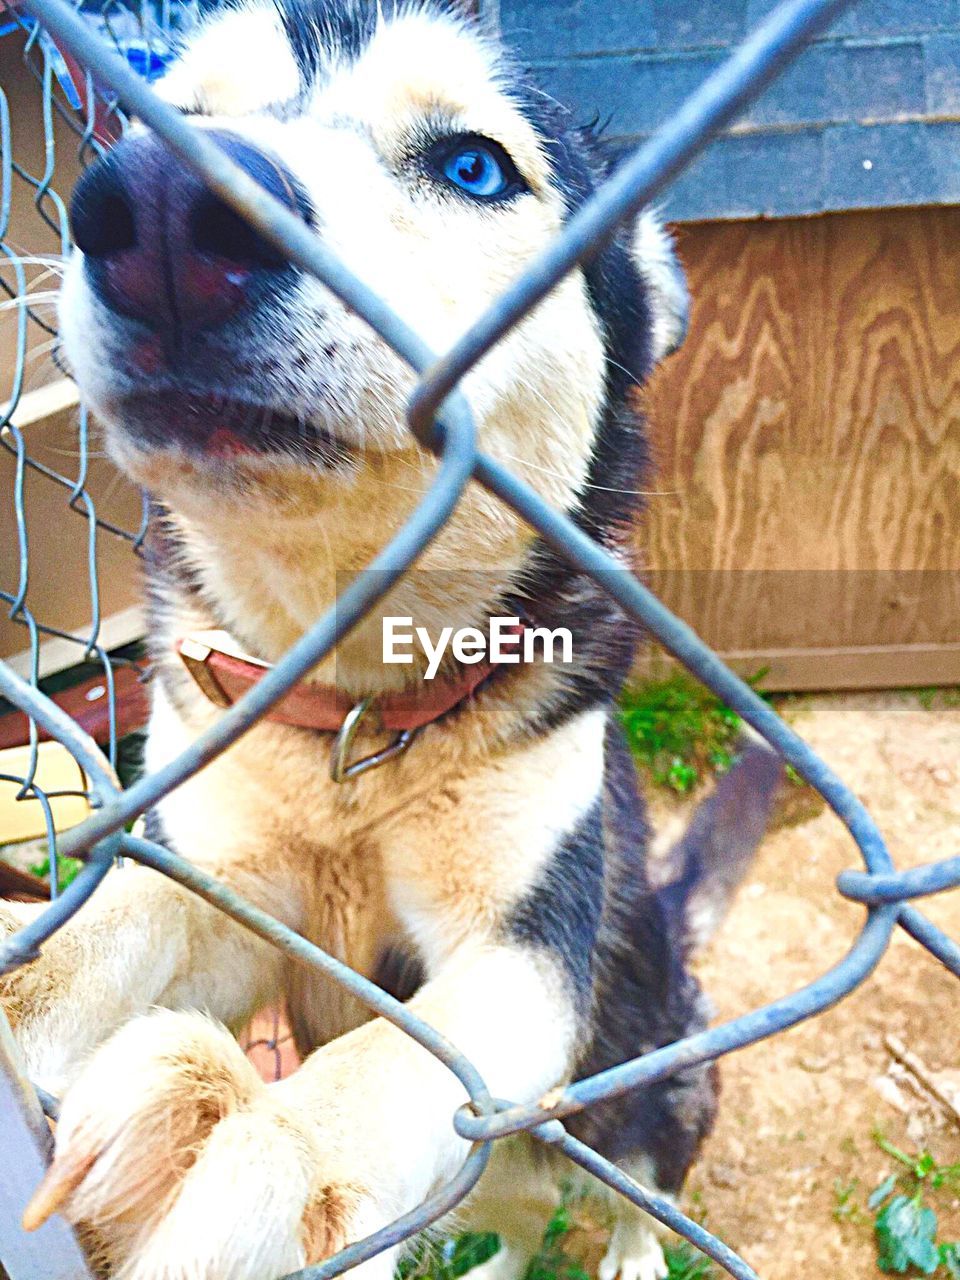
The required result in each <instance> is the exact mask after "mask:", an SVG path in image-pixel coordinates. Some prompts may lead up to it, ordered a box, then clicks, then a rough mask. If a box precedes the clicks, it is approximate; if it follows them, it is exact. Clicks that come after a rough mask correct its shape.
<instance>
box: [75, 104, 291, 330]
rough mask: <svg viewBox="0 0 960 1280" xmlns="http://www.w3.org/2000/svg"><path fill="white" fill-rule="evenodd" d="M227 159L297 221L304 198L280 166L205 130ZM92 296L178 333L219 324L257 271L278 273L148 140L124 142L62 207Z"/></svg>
mask: <svg viewBox="0 0 960 1280" xmlns="http://www.w3.org/2000/svg"><path fill="white" fill-rule="evenodd" d="M207 137H209V138H212V139H213V140H214V141H215V142H216V143H217V144H218V145H219V146H220V147H222V148H223V150H224V151H226V152H227V154H228V155H229V156H230V158H231V159H232V160H233V161H234V162H235V163H236V164H238V165H240V166H241V167H242V168H243V169H244V170H246V172H247V173H248V174H249V175H250V176H251V177H252V178H254V179H255V180H256V182H258V183H259V184H260V186H262V187H264V188H265V189H266V190H267V191H269V192H270V194H271V195H273V196H275V197H276V198H277V199H278V200H280V201H281V202H282V203H283V204H285V205H286V206H287V208H288V209H290V210H292V211H293V212H295V213H297V214H299V215H300V216H301V217H302V218H303V219H304V220H305V221H307V222H309V221H310V220H311V210H310V205H309V202H308V200H307V198H306V196H305V195H304V193H303V192H302V190H301V189H300V187H299V186H298V184H297V183H296V181H295V180H294V178H293V177H292V176H291V175H290V174H289V173H288V172H287V170H286V169H285V168H284V167H283V165H282V164H281V163H280V161H279V160H277V159H275V158H274V157H273V156H270V155H267V154H266V153H265V152H263V151H258V150H257V149H256V148H255V147H253V146H251V145H250V143H248V142H245V141H243V140H242V139H240V138H237V137H235V136H234V135H232V134H228V133H220V132H218V131H213V130H211V131H209V132H208V133H207ZM70 220H71V226H72V229H73V237H74V240H75V242H76V244H77V246H78V248H79V249H80V250H81V251H82V252H83V254H84V255H85V265H86V270H87V274H88V277H89V279H90V282H91V284H92V286H93V289H94V291H95V292H96V294H97V296H98V297H99V298H100V299H101V300H102V301H103V302H105V303H106V304H107V306H109V307H111V308H112V309H113V310H115V311H118V312H120V313H121V314H123V315H125V316H129V317H131V318H132V319H134V320H139V321H141V322H142V323H143V324H145V325H147V326H148V327H149V328H151V329H152V330H155V331H157V332H159V333H164V334H168V335H170V336H173V337H175V338H176V337H180V336H182V335H184V334H186V333H191V332H196V331H198V330H200V329H206V328H210V327H211V326H214V325H217V324H221V323H222V322H223V321H225V320H226V319H227V318H228V317H229V316H231V315H232V314H233V313H234V312H236V311H237V310H238V309H239V308H240V307H242V306H243V305H244V303H245V302H246V301H247V300H248V298H249V295H250V290H251V286H252V285H253V284H254V283H255V282H256V281H257V280H259V279H261V278H262V276H263V273H265V272H277V271H280V270H284V269H285V268H286V265H287V264H286V261H285V259H284V258H283V256H282V254H280V253H279V252H278V251H277V250H276V249H275V248H274V247H273V245H271V244H270V243H269V242H268V241H266V240H264V239H263V238H262V237H261V236H260V235H258V234H257V232H256V231H254V230H253V228H252V227H251V226H250V225H249V224H248V223H247V222H246V221H244V219H243V218H241V217H240V215H239V214H237V213H235V212H234V211H233V209H231V208H230V207H229V205H226V204H224V203H223V202H222V201H221V200H218V199H217V198H216V196H214V195H212V194H211V193H210V192H209V191H208V190H207V188H206V187H205V186H204V185H203V183H202V182H201V181H200V179H199V178H197V177H196V176H195V175H194V174H193V172H192V171H191V170H189V169H188V168H187V167H186V166H185V165H184V164H183V163H182V162H181V161H180V160H178V159H177V158H176V157H175V156H174V155H173V153H172V152H170V151H168V150H167V148H166V147H165V146H164V145H163V144H162V143H161V142H160V141H159V140H158V139H156V138H154V137H153V136H152V135H149V134H143V135H140V136H138V137H133V138H127V139H125V140H124V141H122V142H120V143H119V144H118V145H117V146H116V147H115V148H114V149H113V150H112V151H110V152H108V153H107V155H106V156H105V157H104V158H103V159H102V160H100V161H98V162H97V163H96V164H95V165H92V166H91V167H90V168H89V169H88V170H87V172H86V173H85V174H84V175H83V177H82V178H81V179H80V181H79V183H78V184H77V187H76V190H75V191H74V195H73V203H72V205H71V210H70Z"/></svg>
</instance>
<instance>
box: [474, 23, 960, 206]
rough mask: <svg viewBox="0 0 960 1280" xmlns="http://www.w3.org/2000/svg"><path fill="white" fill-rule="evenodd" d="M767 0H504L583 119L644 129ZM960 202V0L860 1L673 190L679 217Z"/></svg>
mask: <svg viewBox="0 0 960 1280" xmlns="http://www.w3.org/2000/svg"><path fill="white" fill-rule="evenodd" d="M773 3H774V0H500V4H499V9H500V22H501V27H502V30H503V34H504V37H505V39H506V41H507V42H508V44H510V45H511V46H512V48H513V49H514V50H515V52H516V53H517V55H518V56H519V58H520V60H521V62H522V63H523V64H524V65H525V66H528V67H529V68H530V69H531V71H532V73H533V76H534V78H535V79H536V80H537V82H538V83H539V84H541V85H542V86H543V88H544V89H546V90H547V91H548V92H549V93H551V94H552V95H553V96H554V97H556V98H558V99H559V100H560V101H561V102H563V103H564V104H565V105H567V106H569V107H570V108H571V109H572V110H573V112H574V114H575V116H576V117H577V118H578V119H579V120H583V121H586V120H589V119H591V118H592V117H594V116H596V115H599V116H600V117H601V118H602V119H606V118H607V117H610V125H609V128H608V134H609V136H611V137H614V138H622V139H631V140H640V139H642V138H644V137H646V136H648V135H649V134H650V133H651V132H652V131H653V130H654V129H656V127H657V126H658V125H659V124H660V123H661V122H662V121H663V120H665V119H666V118H667V117H668V116H669V115H670V113H671V112H672V111H673V110H674V109H675V108H676V106H677V105H678V104H679V103H680V102H681V101H682V100H683V99H684V97H685V96H686V95H687V94H688V93H689V92H690V91H691V90H692V89H693V88H694V87H695V86H696V85H697V84H699V83H700V81H701V80H702V79H703V78H704V77H705V76H706V75H707V74H708V73H709V72H710V71H711V70H712V69H713V68H714V67H715V66H717V64H718V63H719V62H720V61H721V60H722V59H723V57H724V56H725V54H726V53H727V52H728V51H729V49H730V48H731V47H732V46H733V45H735V44H736V43H737V42H738V41H739V40H740V39H741V38H742V37H743V35H744V34H745V33H746V32H747V31H748V30H749V29H750V27H751V26H752V25H753V24H755V23H756V22H757V21H758V19H760V18H761V17H762V16H763V15H764V14H765V13H767V12H768V11H769V10H770V9H771V8H772V7H773ZM958 202H960V0H862V2H861V3H860V4H855V5H854V6H853V7H852V9H850V10H849V11H848V12H847V13H846V14H845V15H844V16H843V17H842V18H841V19H840V20H839V22H838V23H837V24H836V25H835V27H834V28H833V29H832V30H831V31H830V32H829V33H828V34H827V35H826V36H825V37H823V38H821V39H820V40H818V41H816V42H815V43H814V44H813V45H812V46H811V47H810V48H809V49H807V50H806V52H805V53H804V54H803V55H802V57H801V59H800V60H799V61H798V63H797V64H796V65H795V66H794V67H793V68H792V69H791V70H790V71H788V72H787V73H786V75H785V76H783V77H782V78H781V79H780V80H779V81H778V82H777V83H776V84H775V85H774V86H773V87H772V88H770V89H769V90H768V91H767V93H766V94H765V95H764V97H763V98H762V99H761V100H760V101H759V102H758V103H757V104H756V105H755V106H754V107H753V108H752V109H751V110H750V112H749V113H748V114H747V115H746V116H745V117H743V118H742V119H741V120H740V121H739V122H738V124H737V125H736V126H735V128H734V129H732V130H731V131H730V132H729V133H728V134H727V135H724V136H723V137H722V138H720V139H718V140H717V141H716V142H715V143H714V144H713V146H712V147H711V148H710V150H709V152H708V153H707V154H706V155H705V156H704V157H702V158H701V159H700V160H699V161H698V162H697V164H696V166H695V167H694V168H693V169H691V170H690V171H689V172H688V173H687V174H685V175H684V176H683V177H681V178H680V179H679V180H678V182H677V183H675V184H674V186H673V187H672V188H671V191H670V194H669V195H668V196H667V197H666V198H665V200H664V207H665V209H666V211H667V213H668V214H669V216H671V217H672V218H674V219H676V220H678V221H683V220H697V219H713V218H742V217H751V216H756V215H766V216H771V217H777V216H787V215H793V214H809V213H819V212H823V211H825V210H832V209H858V208H876V207H880V206H884V205H920V204H954V203H958Z"/></svg>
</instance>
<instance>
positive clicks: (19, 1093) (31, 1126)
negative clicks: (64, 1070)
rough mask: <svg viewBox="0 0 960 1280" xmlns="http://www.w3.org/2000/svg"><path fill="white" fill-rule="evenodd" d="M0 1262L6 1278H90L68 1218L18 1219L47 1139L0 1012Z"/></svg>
mask: <svg viewBox="0 0 960 1280" xmlns="http://www.w3.org/2000/svg"><path fill="white" fill-rule="evenodd" d="M0 1135H2V1136H0V1161H2V1163H0V1263H2V1266H3V1268H4V1269H5V1270H6V1272H7V1275H8V1277H9V1280H90V1271H89V1269H88V1267H87V1264H86V1261H85V1259H84V1256H83V1253H82V1251H81V1249H80V1246H79V1245H78V1244H77V1241H76V1238H75V1237H74V1234H73V1231H72V1229H71V1228H70V1226H69V1224H68V1223H67V1222H66V1221H65V1220H64V1219H63V1218H61V1217H59V1216H54V1217H52V1218H51V1219H50V1220H49V1221H48V1222H46V1223H45V1224H44V1225H43V1226H42V1227H41V1228H40V1229H39V1231H34V1232H32V1233H30V1234H28V1233H27V1232H25V1231H23V1229H22V1228H21V1226H20V1219H21V1217H22V1215H23V1211H24V1209H25V1208H26V1206H27V1203H28V1201H29V1199H30V1197H31V1195H32V1194H33V1192H34V1190H35V1189H36V1187H37V1184H38V1183H39V1181H40V1179H41V1178H42V1176H43V1173H44V1171H45V1169H46V1167H47V1164H48V1163H49V1160H50V1154H51V1149H52V1141H51V1137H50V1130H49V1127H48V1125H47V1122H46V1119H45V1118H44V1116H43V1113H42V1111H41V1110H40V1104H39V1103H38V1102H37V1097H36V1094H35V1093H34V1091H33V1089H32V1088H31V1087H30V1084H29V1082H28V1081H27V1078H26V1075H25V1074H24V1071H23V1067H22V1064H21V1062H20V1058H19V1054H18V1052H17V1049H16V1046H15V1044H14V1042H13V1037H12V1035H11V1034H10V1028H9V1026H8V1024H7V1021H6V1019H5V1018H4V1016H3V1014H2V1013H0Z"/></svg>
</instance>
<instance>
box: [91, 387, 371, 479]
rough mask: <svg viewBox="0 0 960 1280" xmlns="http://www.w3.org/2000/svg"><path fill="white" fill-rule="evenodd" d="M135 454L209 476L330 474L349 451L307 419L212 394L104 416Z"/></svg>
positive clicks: (154, 396) (181, 396) (184, 395)
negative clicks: (261, 470) (175, 460)
mask: <svg viewBox="0 0 960 1280" xmlns="http://www.w3.org/2000/svg"><path fill="white" fill-rule="evenodd" d="M103 416H104V417H105V418H106V419H107V421H108V422H109V423H110V424H111V425H112V428H113V434H114V436H115V437H116V436H122V437H125V438H126V440H127V442H128V443H129V445H130V446H131V448H132V450H133V451H135V452H136V453H138V454H141V455H143V454H146V455H149V454H160V453H162V454H167V455H173V456H178V457H180V458H182V459H184V460H185V461H188V462H189V463H191V464H192V465H193V466H195V467H198V468H206V467H209V468H210V469H212V470H218V469H224V468H225V467H226V468H229V467H231V466H234V467H237V466H239V467H240V468H244V467H247V468H249V467H254V468H256V467H257V466H258V464H260V465H261V466H264V465H265V466H266V467H267V468H268V469H269V468H270V467H272V466H290V465H293V466H298V467H305V468H310V469H313V470H317V469H320V470H336V469H341V468H343V467H344V466H346V465H348V464H349V463H350V461H351V460H352V459H353V457H354V456H355V454H356V449H355V448H354V447H353V446H352V445H350V444H348V443H347V442H346V441H344V440H342V439H340V438H339V437H337V436H335V435H333V434H332V433H331V432H330V431H327V430H326V429H325V428H322V427H319V426H317V425H316V424H314V423H313V422H311V421H310V420H309V419H306V418H303V417H300V416H297V415H293V414H290V413H287V412H285V411H284V410H283V409H281V408H279V407H276V406H274V405H270V404H257V403H253V402H251V401H248V400H240V399H236V398H234V397H231V396H224V395H219V394H215V393H202V394H197V393H193V392H186V391H177V390H172V391H171V390H162V391H157V392H153V391H151V392H136V393H134V394H131V395H127V396H124V397H123V398H122V399H119V400H117V401H115V402H114V403H113V404H111V405H110V406H109V408H108V410H107V411H106V412H105V413H104V415H103Z"/></svg>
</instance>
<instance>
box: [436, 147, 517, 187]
mask: <svg viewBox="0 0 960 1280" xmlns="http://www.w3.org/2000/svg"><path fill="white" fill-rule="evenodd" d="M443 175H444V177H445V178H447V179H448V180H449V181H450V182H452V183H453V185H454V186H455V187H459V188H460V190H461V191H466V192H467V194H468V195H471V196H481V197H483V198H484V199H489V198H490V197H491V196H501V195H503V193H504V192H505V191H506V190H507V188H508V187H509V185H510V181H509V179H508V178H507V175H506V174H505V173H504V171H503V169H502V168H501V167H500V162H499V161H498V160H497V158H496V156H495V155H494V154H493V152H492V151H489V150H488V149H487V148H486V147H480V146H470V147H464V148H463V149H462V150H457V151H454V152H453V153H452V154H451V155H449V156H447V158H446V159H445V160H444V162H443Z"/></svg>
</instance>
